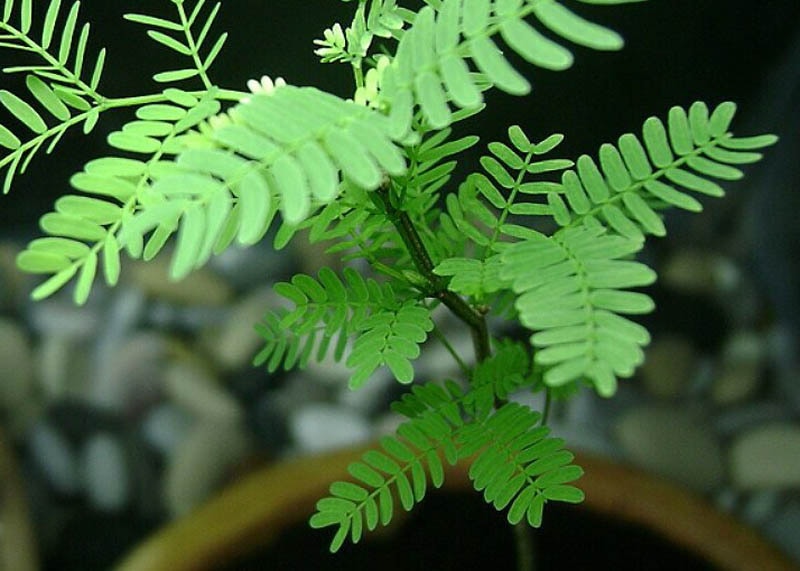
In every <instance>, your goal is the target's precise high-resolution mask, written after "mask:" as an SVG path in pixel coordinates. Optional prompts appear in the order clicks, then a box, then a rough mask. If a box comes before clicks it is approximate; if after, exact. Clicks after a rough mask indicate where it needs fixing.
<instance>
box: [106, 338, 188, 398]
mask: <svg viewBox="0 0 800 571" xmlns="http://www.w3.org/2000/svg"><path fill="white" fill-rule="evenodd" d="M176 347H177V342H175V341H173V340H172V339H170V338H169V337H167V336H166V335H163V334H161V333H158V332H156V331H139V332H136V333H133V334H131V335H130V336H129V337H127V338H126V339H124V340H123V341H121V342H120V343H119V345H118V346H117V347H114V348H113V349H110V350H109V354H108V356H107V357H106V358H104V359H101V362H100V366H99V367H98V368H97V370H96V371H95V372H94V375H93V383H92V388H91V393H90V400H91V402H93V403H94V404H96V405H98V406H103V407H107V408H109V409H111V410H116V411H129V412H131V413H133V414H136V413H137V412H138V411H140V410H141V409H143V408H146V407H147V406H149V405H150V404H151V403H153V402H155V401H157V400H158V399H159V398H160V397H161V395H162V393H163V390H164V389H163V385H164V373H163V369H164V362H165V359H166V358H167V357H168V356H169V355H170V354H171V353H173V352H174V351H175V350H176Z"/></svg>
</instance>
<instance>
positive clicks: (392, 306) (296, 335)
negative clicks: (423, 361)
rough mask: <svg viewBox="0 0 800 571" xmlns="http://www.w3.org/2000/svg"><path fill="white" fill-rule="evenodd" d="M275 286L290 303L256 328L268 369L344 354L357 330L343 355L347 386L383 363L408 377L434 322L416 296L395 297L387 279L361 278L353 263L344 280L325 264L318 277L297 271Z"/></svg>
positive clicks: (402, 378) (360, 381)
mask: <svg viewBox="0 0 800 571" xmlns="http://www.w3.org/2000/svg"><path fill="white" fill-rule="evenodd" d="M275 291H276V292H277V293H278V294H280V295H281V296H283V297H284V298H286V299H287V300H289V301H290V302H291V303H292V304H294V308H293V309H291V310H288V311H287V310H281V311H278V312H270V313H268V314H267V316H266V317H265V319H264V322H263V323H261V324H259V325H258V326H257V330H258V331H259V333H260V334H261V336H262V337H263V338H264V341H265V346H264V348H263V349H262V350H261V351H260V352H259V354H258V355H257V356H256V358H255V364H256V365H263V364H265V363H266V364H267V367H268V369H269V370H270V371H274V370H276V369H277V368H278V367H279V366H280V365H281V364H283V366H284V367H285V368H287V369H288V368H291V367H293V366H300V367H305V366H306V365H307V364H308V362H309V360H310V359H311V357H312V356H315V358H316V360H318V361H320V360H322V359H323V358H325V356H326V355H327V354H328V353H329V351H330V349H331V343H332V341H333V340H335V341H336V342H335V346H334V347H333V358H334V360H336V361H339V360H341V359H342V357H343V355H344V352H345V349H346V347H347V342H348V340H350V339H351V338H352V337H355V336H357V338H356V340H355V343H354V344H353V347H352V350H351V352H350V354H349V356H348V357H347V365H348V366H350V367H353V369H354V372H353V375H352V377H351V378H350V382H349V384H350V386H351V388H358V387H360V386H361V385H363V384H364V383H365V382H366V381H367V380H368V379H369V378H370V377H371V376H372V374H373V373H374V372H375V370H376V369H378V367H381V366H384V365H385V366H387V367H388V368H389V370H390V371H391V372H392V374H393V375H394V376H395V378H396V379H397V380H398V381H400V382H402V383H410V382H411V381H412V380H413V378H414V369H413V366H412V365H411V361H412V360H413V359H416V358H417V357H418V356H419V354H420V349H419V345H420V344H421V343H423V342H424V341H425V340H426V339H427V333H428V331H430V330H431V329H432V328H433V322H432V321H431V318H430V313H429V311H428V309H427V308H425V307H424V306H423V305H420V304H418V303H416V302H407V303H402V304H401V303H399V302H398V301H397V295H396V294H395V292H394V290H393V289H392V287H391V285H390V284H388V283H387V284H378V282H376V281H375V280H373V279H364V278H363V277H362V276H361V275H360V274H359V273H358V272H356V271H355V270H353V269H352V268H346V269H345V271H344V281H343V280H342V279H341V278H339V276H337V275H336V274H335V273H334V272H333V270H330V269H329V268H323V269H321V270H320V272H319V275H318V279H314V278H312V277H311V276H308V275H305V274H298V275H296V276H294V277H293V278H292V281H291V283H288V282H281V283H278V284H276V285H275Z"/></svg>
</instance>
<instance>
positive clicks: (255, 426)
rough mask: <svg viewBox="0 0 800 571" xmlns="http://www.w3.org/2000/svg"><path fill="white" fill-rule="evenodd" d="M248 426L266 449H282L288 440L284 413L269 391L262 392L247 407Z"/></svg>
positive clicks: (273, 450)
mask: <svg viewBox="0 0 800 571" xmlns="http://www.w3.org/2000/svg"><path fill="white" fill-rule="evenodd" d="M248 421H249V422H248V426H249V427H250V430H252V432H253V434H254V436H255V437H256V438H257V439H258V442H259V444H260V445H261V447H262V448H265V449H266V450H267V451H272V452H275V451H279V450H282V449H283V448H284V447H285V446H286V445H287V444H288V442H289V432H288V430H287V428H286V415H285V414H284V412H283V411H282V410H280V407H279V406H278V405H277V404H276V402H275V400H274V399H273V395H272V394H271V393H264V394H263V395H261V397H260V398H259V399H258V400H257V401H256V402H255V404H254V405H253V406H251V407H250V409H249V414H248Z"/></svg>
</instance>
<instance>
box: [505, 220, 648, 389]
mask: <svg viewBox="0 0 800 571" xmlns="http://www.w3.org/2000/svg"><path fill="white" fill-rule="evenodd" d="M641 247H642V243H641V242H640V241H637V240H631V239H629V238H625V237H622V236H616V235H609V234H607V233H606V232H605V230H604V229H603V228H602V227H592V228H590V227H586V226H578V227H571V228H565V229H562V230H559V231H558V232H557V233H556V234H555V235H554V236H552V237H547V236H544V235H537V236H535V237H530V238H528V239H527V240H525V241H523V242H518V243H517V244H514V245H513V246H511V247H510V248H508V249H507V250H505V251H504V252H503V254H502V262H503V269H502V270H501V275H502V276H503V277H505V278H506V279H508V280H510V281H511V283H512V287H513V289H514V291H515V292H516V293H517V294H518V296H519V297H518V298H517V301H516V308H517V311H518V312H519V318H520V322H521V323H522V324H523V325H524V326H526V327H528V328H530V329H532V330H534V331H536V332H537V333H535V334H534V335H533V336H532V337H531V343H532V344H533V345H534V346H535V347H537V348H539V349H538V350H537V352H536V356H535V359H536V362H537V363H539V364H541V365H545V366H547V367H549V368H548V369H547V371H546V372H545V374H544V382H545V384H547V385H550V386H562V385H564V384H566V383H569V382H572V381H576V380H578V379H581V378H588V379H589V380H591V382H592V383H593V384H594V386H595V388H596V389H597V391H598V392H599V393H600V394H601V395H603V396H611V395H612V394H613V393H614V392H615V391H616V387H617V377H630V376H631V375H632V374H633V371H634V369H635V367H636V366H638V365H639V364H640V363H641V362H642V360H643V359H644V353H643V351H642V349H641V347H642V346H643V345H645V344H646V343H648V342H649V339H650V336H649V335H648V333H647V330H646V329H644V328H643V327H642V326H640V325H638V324H636V323H634V322H632V321H630V320H629V319H627V318H624V317H622V316H621V315H619V314H639V313H645V312H649V311H651V310H652V309H653V302H652V300H651V299H650V298H649V297H648V296H646V295H645V294H642V293H638V292H631V291H626V290H627V289H628V288H633V287H638V286H644V285H648V284H650V283H652V282H653V281H655V273H654V272H653V271H652V270H650V269H649V268H648V267H647V266H645V265H644V264H640V263H638V262H631V261H627V260H624V259H623V258H626V257H628V256H630V255H631V254H634V253H636V252H637V251H639V250H640V249H641Z"/></svg>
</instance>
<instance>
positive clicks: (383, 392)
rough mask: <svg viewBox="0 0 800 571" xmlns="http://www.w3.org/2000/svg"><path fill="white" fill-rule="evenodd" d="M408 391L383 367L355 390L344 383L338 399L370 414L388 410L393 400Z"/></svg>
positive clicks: (347, 405)
mask: <svg viewBox="0 0 800 571" xmlns="http://www.w3.org/2000/svg"><path fill="white" fill-rule="evenodd" d="M351 374H352V371H351ZM348 378H349V375H348ZM406 391H407V387H403V386H402V385H401V384H400V383H398V382H397V381H396V380H395V379H394V377H393V376H392V375H391V373H390V372H389V370H388V369H381V370H379V371H376V373H375V374H374V375H373V376H372V378H371V379H370V380H369V381H367V383H366V384H364V385H362V386H360V387H359V388H357V389H355V390H354V389H351V388H350V387H349V386H347V383H346V382H345V383H343V384H342V385H341V388H340V389H339V395H338V397H337V399H336V400H337V401H338V402H339V403H340V404H342V405H344V406H346V407H348V408H351V409H353V410H357V411H358V412H359V413H361V414H362V415H365V416H370V415H372V414H375V413H381V412H383V411H385V410H387V409H388V408H389V405H390V404H391V402H392V401H393V400H395V399H396V398H399V397H400V395H401V394H403V393H404V392H406Z"/></svg>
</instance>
